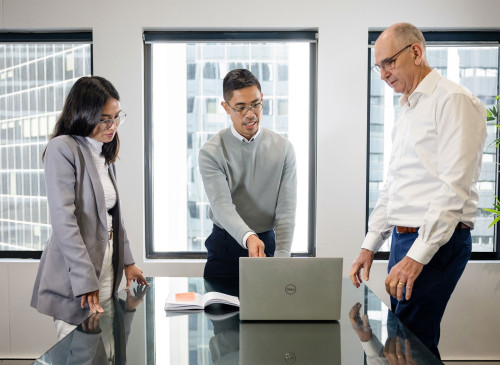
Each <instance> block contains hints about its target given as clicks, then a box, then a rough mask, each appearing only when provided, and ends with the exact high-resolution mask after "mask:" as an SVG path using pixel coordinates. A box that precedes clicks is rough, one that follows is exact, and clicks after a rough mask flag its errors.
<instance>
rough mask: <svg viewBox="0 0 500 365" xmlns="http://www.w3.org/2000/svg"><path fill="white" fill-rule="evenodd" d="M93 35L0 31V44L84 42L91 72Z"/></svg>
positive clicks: (32, 254)
mask: <svg viewBox="0 0 500 365" xmlns="http://www.w3.org/2000/svg"><path fill="white" fill-rule="evenodd" d="M92 41H93V37H92V32H91V31H79V30H75V31H64V32H0V44H4V43H16V44H21V43H26V44H36V43H86V44H89V46H90V73H91V74H93V70H94V65H93V43H92ZM49 219H50V218H49ZM42 252H43V251H32V250H11V251H3V250H0V259H34V260H39V259H40V258H41V256H42Z"/></svg>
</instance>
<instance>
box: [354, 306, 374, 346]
mask: <svg viewBox="0 0 500 365" xmlns="http://www.w3.org/2000/svg"><path fill="white" fill-rule="evenodd" d="M360 309H361V304H360V303H356V304H354V306H353V307H352V308H351V310H350V311H349V319H350V320H351V325H352V328H353V329H354V331H355V332H356V334H357V335H358V337H359V339H360V340H361V342H368V341H370V340H371V339H372V338H373V333H372V328H371V327H370V322H369V321H368V316H367V315H366V314H365V315H363V317H361V316H360V315H359V310H360Z"/></svg>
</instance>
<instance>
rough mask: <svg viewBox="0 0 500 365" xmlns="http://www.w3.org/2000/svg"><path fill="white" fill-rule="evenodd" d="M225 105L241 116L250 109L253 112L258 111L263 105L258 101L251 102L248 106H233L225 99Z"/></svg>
mask: <svg viewBox="0 0 500 365" xmlns="http://www.w3.org/2000/svg"><path fill="white" fill-rule="evenodd" d="M226 105H227V107H228V108H229V109H231V110H232V111H233V112H236V113H238V114H239V115H241V116H245V115H247V113H248V111H249V110H251V111H252V112H253V113H258V112H260V111H261V110H262V108H263V106H264V102H263V101H259V102H258V103H255V104H251V105H248V106H238V107H236V108H233V107H232V106H231V105H229V103H228V102H227V101H226Z"/></svg>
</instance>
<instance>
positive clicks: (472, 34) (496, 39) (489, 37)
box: [365, 30, 500, 261]
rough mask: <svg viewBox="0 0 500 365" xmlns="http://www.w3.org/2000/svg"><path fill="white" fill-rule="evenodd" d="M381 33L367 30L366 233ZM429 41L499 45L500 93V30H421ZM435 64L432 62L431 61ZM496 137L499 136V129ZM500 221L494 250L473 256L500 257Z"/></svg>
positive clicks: (499, 191)
mask: <svg viewBox="0 0 500 365" xmlns="http://www.w3.org/2000/svg"><path fill="white" fill-rule="evenodd" d="M381 33H382V30H371V31H369V32H368V58H367V65H368V76H367V79H368V90H367V118H366V120H367V145H366V150H367V153H366V199H365V202H366V209H365V212H366V214H365V233H366V232H368V219H369V211H370V207H369V197H370V189H369V182H370V90H371V53H372V50H373V46H374V45H375V41H376V40H377V38H378V37H379V35H380V34H381ZM422 33H423V35H424V38H425V41H426V44H427V45H440V46H466V45H473V46H474V45H477V46H481V45H491V46H498V47H499V52H498V72H497V78H498V81H497V94H496V95H498V94H500V31H485V30H456V31H447V30H423V31H422ZM431 66H432V65H431ZM496 132H497V138H499V137H500V132H499V130H497V131H496ZM495 155H496V162H498V163H500V153H499V148H496V151H495ZM494 190H495V192H496V195H497V196H500V168H499V169H498V171H497V176H496V187H495V189H494ZM499 233H500V232H499V226H498V224H497V225H495V227H494V235H493V252H472V253H471V258H470V260H473V261H479V260H500V234H499ZM374 259H375V260H388V259H389V252H376V253H375V255H374Z"/></svg>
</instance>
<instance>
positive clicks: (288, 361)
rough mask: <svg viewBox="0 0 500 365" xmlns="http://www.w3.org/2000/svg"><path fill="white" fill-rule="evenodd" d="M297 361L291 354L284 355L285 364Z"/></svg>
mask: <svg viewBox="0 0 500 365" xmlns="http://www.w3.org/2000/svg"><path fill="white" fill-rule="evenodd" d="M296 360H297V356H295V354H294V353H293V352H287V353H286V354H285V362H286V363H287V364H293V363H294V362H295V361H296Z"/></svg>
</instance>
